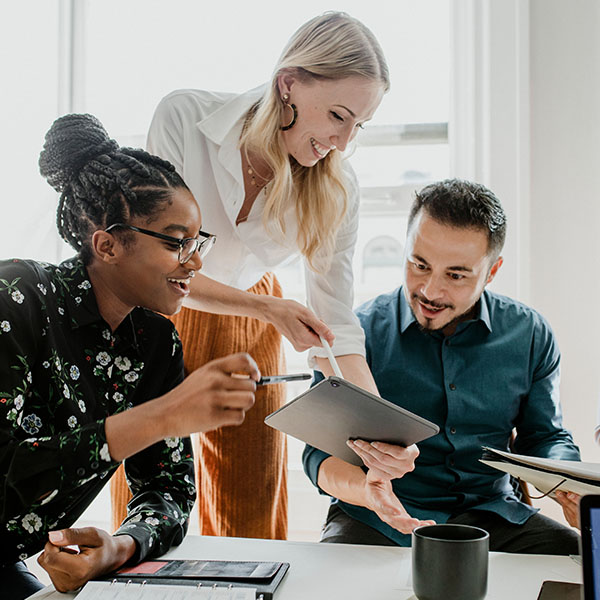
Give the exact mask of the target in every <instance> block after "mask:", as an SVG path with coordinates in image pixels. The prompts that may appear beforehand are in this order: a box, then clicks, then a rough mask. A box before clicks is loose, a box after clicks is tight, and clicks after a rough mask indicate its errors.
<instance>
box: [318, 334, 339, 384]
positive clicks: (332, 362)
mask: <svg viewBox="0 0 600 600" xmlns="http://www.w3.org/2000/svg"><path fill="white" fill-rule="evenodd" d="M319 337H320V338H321V344H323V348H324V349H325V353H326V354H327V358H328V359H329V364H330V365H331V368H332V369H333V372H334V374H335V375H337V376H338V377H339V378H340V379H344V376H343V375H342V370H341V369H340V368H339V366H338V364H337V360H335V356H334V355H333V352H332V351H331V346H330V345H329V342H328V341H327V340H326V339H325V338H324V337H323V336H322V335H320V336H319Z"/></svg>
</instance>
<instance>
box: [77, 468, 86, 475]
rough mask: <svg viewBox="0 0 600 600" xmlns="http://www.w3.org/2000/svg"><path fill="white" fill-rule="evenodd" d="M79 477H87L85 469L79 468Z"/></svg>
mask: <svg viewBox="0 0 600 600" xmlns="http://www.w3.org/2000/svg"><path fill="white" fill-rule="evenodd" d="M77 475H79V477H83V476H84V475H85V469H84V468H83V467H79V469H77Z"/></svg>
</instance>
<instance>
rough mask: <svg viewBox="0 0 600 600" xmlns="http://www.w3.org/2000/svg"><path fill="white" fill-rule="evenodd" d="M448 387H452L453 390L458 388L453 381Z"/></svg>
mask: <svg viewBox="0 0 600 600" xmlns="http://www.w3.org/2000/svg"><path fill="white" fill-rule="evenodd" d="M448 387H449V388H450V389H451V390H452V391H454V390H455V389H456V386H455V385H454V384H453V383H451V384H450V385H449V386H448Z"/></svg>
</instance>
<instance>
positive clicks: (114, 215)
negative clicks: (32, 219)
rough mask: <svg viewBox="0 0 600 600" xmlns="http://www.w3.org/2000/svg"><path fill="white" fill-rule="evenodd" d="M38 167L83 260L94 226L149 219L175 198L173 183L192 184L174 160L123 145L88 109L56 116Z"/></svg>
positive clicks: (61, 225) (62, 230) (63, 231)
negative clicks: (131, 219)
mask: <svg viewBox="0 0 600 600" xmlns="http://www.w3.org/2000/svg"><path fill="white" fill-rule="evenodd" d="M39 167H40V173H41V174H42V176H43V177H45V178H46V180H47V181H48V183H49V184H50V185H51V186H52V187H53V188H54V189H55V190H56V191H57V192H60V200H59V203H58V210H57V213H56V224H57V227H58V232H59V234H60V235H61V237H62V238H63V239H64V240H65V241H66V242H67V243H68V244H70V245H71V246H72V247H73V248H74V249H75V250H77V251H78V252H79V255H80V256H81V259H82V260H83V262H84V264H89V262H90V261H91V258H92V255H93V254H92V248H91V236H92V234H93V233H94V231H96V230H98V229H106V228H108V227H109V226H110V225H112V224H114V223H127V222H128V221H129V219H130V218H131V217H136V216H140V217H148V219H149V220H151V219H152V218H153V217H154V216H155V215H156V214H157V213H158V212H160V211H161V210H164V208H165V206H166V205H168V204H170V203H171V197H172V195H173V192H174V190H175V189H177V188H184V189H188V187H187V185H186V184H185V183H184V182H183V180H182V179H181V177H180V176H179V175H178V174H177V172H176V171H175V167H174V166H173V165H172V164H171V163H169V162H167V161H166V160H163V159H161V158H159V157H158V156H153V155H152V154H149V153H148V152H145V151H144V150H139V149H134V148H122V147H120V146H119V144H118V143H117V142H116V141H115V140H113V139H111V138H110V137H109V135H108V133H107V132H106V130H105V129H104V127H103V126H102V123H100V121H99V120H98V119H97V118H96V117H94V116H93V115H88V114H70V115H65V116H63V117H60V118H58V119H57V120H56V121H54V123H53V124H52V126H51V127H50V129H49V131H48V133H46V139H45V143H44V148H43V150H42V152H41V154H40V160H39ZM125 241H127V240H125Z"/></svg>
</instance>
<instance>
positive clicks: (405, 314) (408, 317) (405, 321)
mask: <svg viewBox="0 0 600 600" xmlns="http://www.w3.org/2000/svg"><path fill="white" fill-rule="evenodd" d="M398 304H399V306H398V308H399V310H400V333H404V332H405V331H406V330H407V329H408V328H409V327H410V326H411V325H412V324H413V323H416V322H417V320H416V319H415V315H414V314H413V311H412V309H411V307H410V304H409V303H408V300H407V299H406V292H405V288H404V286H402V287H400V289H399V290H398Z"/></svg>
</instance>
